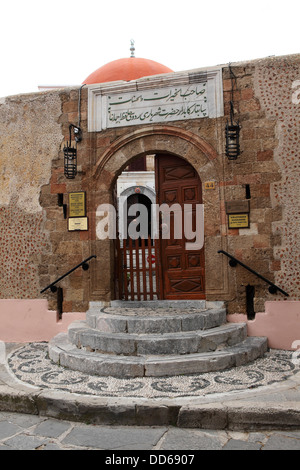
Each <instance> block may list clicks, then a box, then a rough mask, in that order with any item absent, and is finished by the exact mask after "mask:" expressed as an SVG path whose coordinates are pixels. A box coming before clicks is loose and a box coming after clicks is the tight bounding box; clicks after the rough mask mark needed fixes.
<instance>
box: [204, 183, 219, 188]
mask: <svg viewBox="0 0 300 470" xmlns="http://www.w3.org/2000/svg"><path fill="white" fill-rule="evenodd" d="M215 188H216V184H215V182H214V181H205V183H204V189H215Z"/></svg>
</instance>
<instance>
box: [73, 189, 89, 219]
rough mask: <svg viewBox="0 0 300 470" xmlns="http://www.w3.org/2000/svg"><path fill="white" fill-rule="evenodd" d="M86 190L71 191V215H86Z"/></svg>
mask: <svg viewBox="0 0 300 470" xmlns="http://www.w3.org/2000/svg"><path fill="white" fill-rule="evenodd" d="M85 215H86V213H85V192H84V191H79V192H74V193H69V217H85Z"/></svg>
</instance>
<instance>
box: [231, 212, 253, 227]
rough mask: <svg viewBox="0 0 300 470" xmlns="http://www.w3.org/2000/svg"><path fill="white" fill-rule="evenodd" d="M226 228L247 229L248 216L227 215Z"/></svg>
mask: <svg viewBox="0 0 300 470" xmlns="http://www.w3.org/2000/svg"><path fill="white" fill-rule="evenodd" d="M228 228H249V214H228Z"/></svg>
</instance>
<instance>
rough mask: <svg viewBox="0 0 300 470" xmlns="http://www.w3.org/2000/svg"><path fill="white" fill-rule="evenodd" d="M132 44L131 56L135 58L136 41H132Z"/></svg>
mask: <svg viewBox="0 0 300 470" xmlns="http://www.w3.org/2000/svg"><path fill="white" fill-rule="evenodd" d="M130 44H131V47H130V52H131V56H130V57H135V55H134V52H135V47H134V39H130Z"/></svg>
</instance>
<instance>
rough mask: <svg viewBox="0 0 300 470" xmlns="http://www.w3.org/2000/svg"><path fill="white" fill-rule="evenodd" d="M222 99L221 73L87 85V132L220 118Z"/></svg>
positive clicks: (215, 71)
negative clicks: (158, 80)
mask: <svg viewBox="0 0 300 470" xmlns="http://www.w3.org/2000/svg"><path fill="white" fill-rule="evenodd" d="M191 76H192V77H193V80H191ZM195 76H196V77H197V78H196V80H195ZM152 80H153V79H152ZM180 81H181V83H180ZM190 81H192V83H189V82H190ZM172 83H173V85H172ZM158 85H160V86H158ZM163 85H168V86H163ZM222 97H223V93H222V80H221V70H214V71H210V72H205V73H203V72H201V73H198V74H195V73H193V74H189V73H188V72H186V73H185V74H183V73H179V74H173V76H172V77H169V78H166V79H161V80H160V82H159V83H157V80H155V79H154V80H153V81H152V82H151V77H150V78H148V80H147V82H146V81H145V79H140V80H137V81H135V82H127V83H126V82H125V83H124V84H123V83H120V82H115V84H102V85H91V86H90V87H89V102H88V106H89V131H91V132H92V131H100V130H102V129H109V128H117V127H126V126H134V125H143V124H153V123H167V122H173V121H179V120H189V119H199V118H205V117H210V118H214V117H218V116H222V115H223V98H222Z"/></svg>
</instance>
